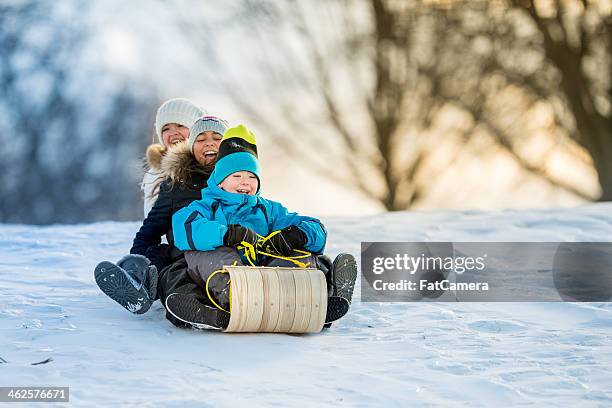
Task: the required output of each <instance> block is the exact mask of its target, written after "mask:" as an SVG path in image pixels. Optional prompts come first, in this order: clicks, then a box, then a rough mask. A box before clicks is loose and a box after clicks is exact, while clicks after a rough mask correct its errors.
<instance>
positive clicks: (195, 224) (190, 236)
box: [172, 183, 327, 254]
mask: <svg viewBox="0 0 612 408" xmlns="http://www.w3.org/2000/svg"><path fill="white" fill-rule="evenodd" d="M230 224H240V225H242V226H245V227H249V228H251V229H252V230H254V231H255V232H257V233H258V234H259V235H262V236H266V235H268V234H270V233H271V232H272V231H276V230H281V229H283V228H285V227H288V226H290V225H295V226H297V227H298V228H299V229H301V230H302V231H304V233H305V234H306V237H307V238H308V241H307V243H306V246H305V247H304V249H305V250H307V251H309V252H311V253H313V254H321V253H323V250H324V249H325V241H326V240H327V231H326V230H325V227H324V226H323V224H322V223H321V221H319V220H318V219H316V218H312V217H304V216H301V215H298V214H297V213H291V212H288V211H287V209H286V208H285V207H283V205H282V204H280V203H277V202H276V201H271V200H266V199H265V198H262V197H260V196H259V192H258V193H257V194H256V195H246V194H237V193H229V192H227V191H224V190H222V189H221V188H219V187H218V186H217V185H214V184H212V183H211V184H210V185H209V186H208V187H206V188H204V189H202V199H201V200H196V201H193V202H192V203H191V204H189V205H188V206H187V207H184V208H182V209H181V210H179V211H177V212H176V213H175V214H174V215H173V216H172V231H173V233H174V245H175V246H176V247H177V248H179V249H181V250H185V251H187V250H198V251H211V250H213V249H215V248H217V247H220V246H223V237H224V236H225V233H226V231H227V226H228V225H230Z"/></svg>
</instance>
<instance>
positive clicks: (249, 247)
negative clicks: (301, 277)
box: [237, 230, 312, 268]
mask: <svg viewBox="0 0 612 408" xmlns="http://www.w3.org/2000/svg"><path fill="white" fill-rule="evenodd" d="M280 233H281V230H277V231H272V232H271V233H270V234H268V235H267V236H265V237H264V236H262V235H259V234H257V236H258V238H259V239H258V240H257V243H256V244H255V245H253V244H251V243H249V242H246V241H242V242H241V243H240V245H239V246H237V249H238V250H242V251H244V253H243V255H244V257H245V258H246V259H247V261H248V262H249V264H250V265H251V266H257V257H258V255H263V256H269V257H271V258H276V259H282V260H285V261H289V262H291V263H293V264H294V265H296V266H297V267H299V268H306V267H308V266H309V265H310V262H307V263H304V262H300V261H298V259H303V258H308V257H309V256H311V255H312V254H311V253H310V252H308V251H302V250H300V249H294V250H293V251H294V252H297V253H300V254H301V255H294V256H283V255H281V254H276V253H272V251H271V249H272V248H271V247H270V246H268V247H265V244H266V242H267V241H268V240H269V239H270V238H272V237H273V236H275V235H277V234H280Z"/></svg>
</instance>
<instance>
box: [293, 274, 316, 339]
mask: <svg viewBox="0 0 612 408" xmlns="http://www.w3.org/2000/svg"><path fill="white" fill-rule="evenodd" d="M292 272H293V280H294V282H295V288H296V290H295V316H294V318H293V324H292V325H291V329H289V331H290V332H291V333H304V332H305V331H306V329H307V328H308V324H309V323H310V313H311V312H312V310H311V307H310V306H311V304H312V290H311V287H310V279H308V275H307V274H304V273H299V272H300V271H299V270H296V271H292ZM298 288H303V289H302V290H299V289H298Z"/></svg>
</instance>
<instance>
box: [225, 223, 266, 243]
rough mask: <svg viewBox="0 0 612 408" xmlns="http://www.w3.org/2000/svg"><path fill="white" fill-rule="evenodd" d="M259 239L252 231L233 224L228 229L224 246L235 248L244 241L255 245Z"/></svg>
mask: <svg viewBox="0 0 612 408" xmlns="http://www.w3.org/2000/svg"><path fill="white" fill-rule="evenodd" d="M258 239H259V237H258V236H257V233H256V232H255V231H253V230H252V229H250V228H248V227H243V226H242V225H240V224H231V225H229V226H228V227H227V232H226V233H225V236H224V237H223V245H225V246H228V247H233V246H237V245H240V243H241V242H242V241H245V242H248V243H249V244H251V245H255V244H256V243H257V240H258Z"/></svg>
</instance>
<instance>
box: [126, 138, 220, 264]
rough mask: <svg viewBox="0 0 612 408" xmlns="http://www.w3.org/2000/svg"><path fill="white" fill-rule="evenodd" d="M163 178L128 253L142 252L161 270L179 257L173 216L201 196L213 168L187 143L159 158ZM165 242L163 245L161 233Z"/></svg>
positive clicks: (171, 149)
mask: <svg viewBox="0 0 612 408" xmlns="http://www.w3.org/2000/svg"><path fill="white" fill-rule="evenodd" d="M161 168H162V170H163V172H164V175H165V176H166V179H165V180H164V182H163V183H162V184H161V186H160V191H159V196H158V198H157V201H156V202H155V205H154V206H153V208H152V209H151V211H150V212H149V215H148V216H147V218H146V219H145V220H144V221H143V223H142V226H141V227H140V230H139V231H138V232H137V233H136V237H135V238H134V243H133V244H132V249H131V250H130V253H131V254H140V255H144V256H146V257H147V258H149V260H150V261H151V262H152V263H153V264H154V265H155V266H156V267H157V270H158V271H161V270H162V269H163V268H164V267H165V266H167V265H168V264H170V263H172V262H174V261H175V260H176V259H177V258H179V257H180V256H182V251H180V250H178V249H177V248H176V247H174V245H173V244H174V237H173V235H172V215H173V214H174V213H175V212H177V211H178V210H180V209H181V208H183V207H185V206H187V205H189V204H190V203H191V202H192V201H194V200H199V199H201V198H202V195H201V190H202V188H204V187H206V181H207V180H208V176H210V172H211V170H212V168H210V169H205V168H203V167H202V165H200V164H199V163H198V162H197V161H196V159H195V157H194V156H193V155H192V153H191V151H190V150H189V147H188V145H187V142H183V143H181V144H179V145H177V146H175V147H173V148H170V149H169V150H168V152H167V153H166V154H165V155H164V157H163V159H162V161H161ZM164 235H165V236H166V240H167V241H168V244H162V243H161V238H162V236H164Z"/></svg>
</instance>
